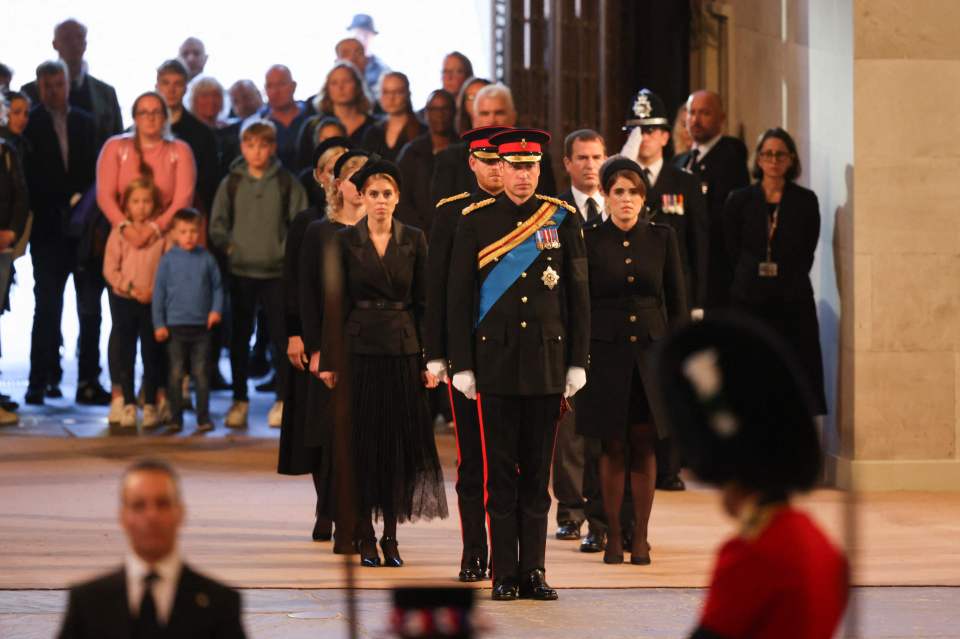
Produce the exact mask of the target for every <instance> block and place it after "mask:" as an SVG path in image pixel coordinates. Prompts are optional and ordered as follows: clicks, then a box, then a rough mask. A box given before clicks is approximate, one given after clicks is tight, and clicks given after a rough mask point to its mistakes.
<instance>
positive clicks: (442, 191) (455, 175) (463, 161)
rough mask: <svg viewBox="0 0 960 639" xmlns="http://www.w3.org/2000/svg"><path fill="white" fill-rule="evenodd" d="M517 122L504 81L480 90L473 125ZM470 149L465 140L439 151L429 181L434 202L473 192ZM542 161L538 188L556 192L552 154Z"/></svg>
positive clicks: (506, 125) (508, 124)
mask: <svg viewBox="0 0 960 639" xmlns="http://www.w3.org/2000/svg"><path fill="white" fill-rule="evenodd" d="M516 123H517V110H516V108H515V107H514V104H513V94H512V93H511V92H510V89H509V88H508V87H506V86H505V85H503V84H500V83H496V84H490V85H487V86H485V87H483V88H482V89H480V90H479V91H477V95H476V96H475V97H474V100H473V126H474V128H480V127H487V126H503V127H512V126H514V125H516ZM469 157H470V149H469V148H468V146H467V143H466V142H457V143H456V144H451V145H450V146H448V147H447V148H445V149H444V150H443V151H441V152H440V153H438V154H437V156H436V158H434V161H433V179H432V180H431V181H430V196H431V198H432V200H433V201H434V202H436V201H438V200H441V199H443V198H445V197H449V196H451V195H456V194H457V193H463V192H464V191H467V192H470V193H472V192H474V191H475V190H476V189H477V178H476V177H475V176H474V174H473V171H471V170H470V166H469V165H468V164H467V160H468V159H469ZM542 157H543V160H542V161H541V162H540V171H541V173H540V186H539V187H538V191H539V192H540V193H545V194H547V195H555V194H556V192H557V182H556V180H555V179H554V177H553V165H552V164H551V163H550V155H549V154H548V153H543V154H542Z"/></svg>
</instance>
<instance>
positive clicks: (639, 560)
mask: <svg viewBox="0 0 960 639" xmlns="http://www.w3.org/2000/svg"><path fill="white" fill-rule="evenodd" d="M630 563H631V564H633V565H634V566H649V565H650V544H648V543H647V542H646V541H638V542H637V543H635V544H634V545H633V549H632V552H631V553H630Z"/></svg>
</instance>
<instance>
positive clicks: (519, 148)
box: [497, 140, 541, 155]
mask: <svg viewBox="0 0 960 639" xmlns="http://www.w3.org/2000/svg"><path fill="white" fill-rule="evenodd" d="M497 151H499V152H500V155H503V154H504V153H540V152H541V151H540V143H539V142H528V141H526V140H521V141H520V142H508V143H506V144H501V145H500V146H499V147H498V148H497Z"/></svg>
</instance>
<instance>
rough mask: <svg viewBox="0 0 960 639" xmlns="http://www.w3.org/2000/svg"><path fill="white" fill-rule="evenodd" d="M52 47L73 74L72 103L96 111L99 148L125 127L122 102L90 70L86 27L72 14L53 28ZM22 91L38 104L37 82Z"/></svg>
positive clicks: (91, 111) (24, 86)
mask: <svg viewBox="0 0 960 639" xmlns="http://www.w3.org/2000/svg"><path fill="white" fill-rule="evenodd" d="M53 48H54V49H55V50H56V52H57V53H58V54H60V59H61V60H63V62H64V63H65V64H66V65H67V70H68V71H69V73H68V77H69V78H70V106H75V107H78V108H81V109H83V110H84V111H86V112H88V113H90V114H92V115H93V118H94V120H95V122H96V136H95V142H96V152H97V153H99V152H100V147H102V146H103V143H104V142H106V141H107V138H109V137H110V136H111V135H116V134H117V133H120V132H121V131H123V117H122V116H121V115H120V103H119V102H117V92H116V91H114V89H113V87H112V86H110V85H109V84H107V83H106V82H103V81H101V80H98V79H97V78H95V77H93V76H92V75H90V74H89V73H88V72H87V63H86V61H85V60H84V59H83V55H84V54H85V53H86V51H87V27H86V26H84V25H83V24H81V23H80V22H78V21H76V20H74V19H73V18H70V19H67V20H64V21H63V22H61V23H60V24H58V25H57V26H56V27H55V28H54V30H53ZM21 91H22V92H23V93H26V94H27V95H28V96H30V100H31V101H32V102H33V103H34V104H36V103H37V102H39V101H40V92H39V88H38V87H37V83H36V82H30V83H28V84H25V85H23V88H22V89H21Z"/></svg>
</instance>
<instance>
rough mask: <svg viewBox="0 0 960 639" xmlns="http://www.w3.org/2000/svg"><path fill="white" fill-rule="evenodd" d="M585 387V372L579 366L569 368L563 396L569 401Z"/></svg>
mask: <svg viewBox="0 0 960 639" xmlns="http://www.w3.org/2000/svg"><path fill="white" fill-rule="evenodd" d="M586 385H587V371H586V370H584V369H582V368H580V367H579V366H571V367H570V368H568V369H567V390H565V391H564V392H563V396H564V397H566V398H567V399H569V398H571V397H573V396H574V395H576V394H577V391H578V390H580V389H581V388H583V387H584V386H586Z"/></svg>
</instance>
